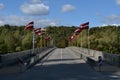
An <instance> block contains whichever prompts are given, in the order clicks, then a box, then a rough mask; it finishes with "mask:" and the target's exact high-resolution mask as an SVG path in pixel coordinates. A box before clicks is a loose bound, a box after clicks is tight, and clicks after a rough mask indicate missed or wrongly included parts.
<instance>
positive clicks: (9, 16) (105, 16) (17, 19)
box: [0, 0, 120, 27]
mask: <svg viewBox="0 0 120 80" xmlns="http://www.w3.org/2000/svg"><path fill="white" fill-rule="evenodd" d="M30 21H34V22H35V27H45V26H48V25H52V26H60V25H64V26H79V25H80V24H82V23H84V22H87V21H89V22H90V27H96V26H101V25H108V24H109V25H110V24H120V0H0V25H4V24H10V25H18V26H19V25H26V24H27V23H29V22H30Z"/></svg>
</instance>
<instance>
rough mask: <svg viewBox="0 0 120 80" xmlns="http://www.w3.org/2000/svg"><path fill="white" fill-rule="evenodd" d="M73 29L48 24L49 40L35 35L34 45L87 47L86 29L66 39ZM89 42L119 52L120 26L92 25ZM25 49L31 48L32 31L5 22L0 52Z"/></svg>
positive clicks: (0, 38)
mask: <svg viewBox="0 0 120 80" xmlns="http://www.w3.org/2000/svg"><path fill="white" fill-rule="evenodd" d="M75 29H76V27H75V26H73V27H67V26H58V27H57V26H48V27H46V34H49V35H50V36H51V38H52V39H51V41H49V42H47V41H45V38H44V36H38V35H36V44H35V47H37V48H39V47H41V46H47V45H50V44H52V45H55V46H57V47H60V48H64V47H67V46H78V47H83V48H88V33H87V32H88V31H87V30H83V31H82V32H80V34H79V35H78V36H76V37H75V39H74V40H72V41H71V42H69V41H68V38H69V37H70V36H72V35H73V33H74V31H75ZM89 42H90V48H91V49H94V50H99V51H106V52H110V53H115V54H119V53H120V27H117V28H116V26H104V27H93V28H91V29H90V31H89ZM44 43H45V44H46V45H45V44H44ZM27 49H32V31H30V30H28V31H25V30H24V26H10V25H8V24H7V25H4V26H1V27H0V54H6V53H11V52H16V51H22V50H27Z"/></svg>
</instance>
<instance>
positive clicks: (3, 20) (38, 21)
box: [0, 15, 59, 27]
mask: <svg viewBox="0 0 120 80" xmlns="http://www.w3.org/2000/svg"><path fill="white" fill-rule="evenodd" d="M30 21H34V22H35V24H34V25H35V27H46V26H49V25H50V26H55V25H57V24H58V23H59V20H50V19H42V18H40V17H38V18H36V17H24V16H16V15H11V16H0V26H3V25H5V24H9V25H16V26H21V25H26V24H27V23H29V22H30Z"/></svg>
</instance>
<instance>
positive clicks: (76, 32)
mask: <svg viewBox="0 0 120 80" xmlns="http://www.w3.org/2000/svg"><path fill="white" fill-rule="evenodd" d="M81 31H82V29H81V28H77V29H76V30H75V31H74V34H77V35H78V34H79V33H80V32H81Z"/></svg>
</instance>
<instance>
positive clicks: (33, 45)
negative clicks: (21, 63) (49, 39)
mask: <svg viewBox="0 0 120 80" xmlns="http://www.w3.org/2000/svg"><path fill="white" fill-rule="evenodd" d="M32 33H33V54H34V50H35V32H34V29H33V32H32Z"/></svg>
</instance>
